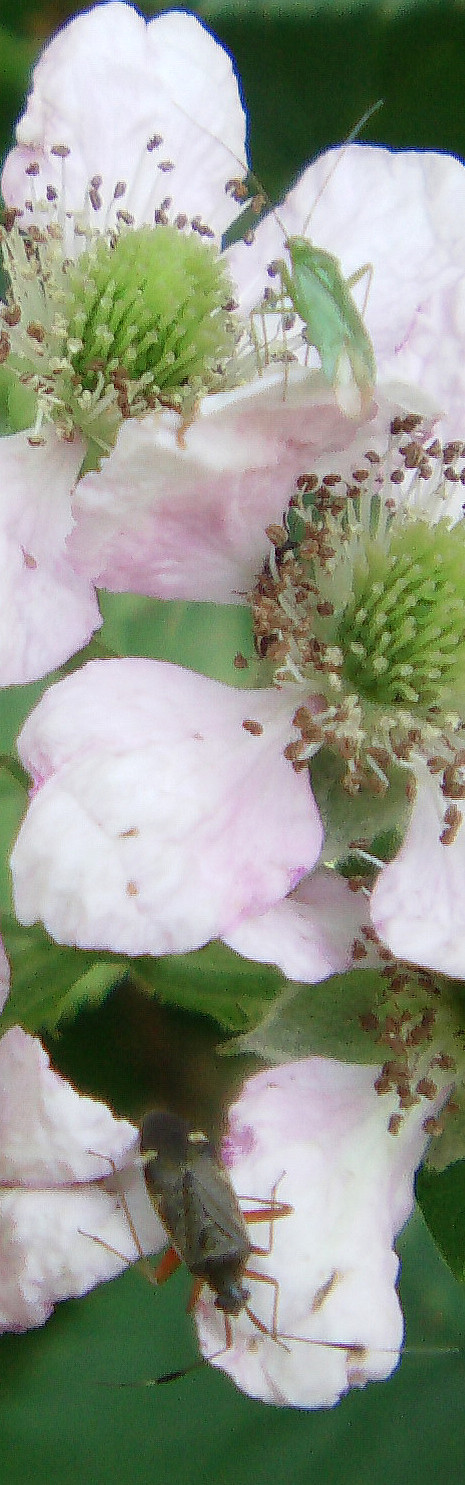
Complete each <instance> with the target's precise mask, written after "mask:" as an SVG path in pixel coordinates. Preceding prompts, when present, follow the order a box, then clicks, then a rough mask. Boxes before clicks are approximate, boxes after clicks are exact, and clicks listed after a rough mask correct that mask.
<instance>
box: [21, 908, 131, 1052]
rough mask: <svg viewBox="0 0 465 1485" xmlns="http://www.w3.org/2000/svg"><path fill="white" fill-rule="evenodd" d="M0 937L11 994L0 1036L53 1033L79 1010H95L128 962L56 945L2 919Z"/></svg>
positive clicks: (45, 936) (37, 932)
mask: <svg viewBox="0 0 465 1485" xmlns="http://www.w3.org/2000/svg"><path fill="white" fill-rule="evenodd" d="M1 931H2V937H3V941H4V945H5V949H6V952H7V954H8V958H9V961H10V966H11V990H10V994H9V997H8V1000H7V1002H6V1005H5V1008H4V1011H3V1013H2V1017H1V1030H2V1032H4V1031H8V1029H9V1027H10V1026H16V1025H17V1024H19V1025H21V1026H23V1027H24V1030H25V1031H31V1032H38V1031H50V1032H55V1031H56V1030H57V1029H58V1027H59V1026H60V1024H61V1023H62V1022H63V1021H66V1020H71V1019H72V1018H73V1017H74V1016H76V1015H77V1013H78V1011H79V1010H81V1008H82V1007H83V1006H86V1007H89V1006H91V1005H99V1004H100V1002H101V1001H102V1000H103V999H104V998H105V996H106V995H108V994H109V992H110V990H113V989H114V987H115V985H117V984H119V983H120V981H121V980H122V979H123V978H124V977H125V975H127V973H128V968H129V965H128V960H127V959H118V958H116V956H115V955H113V954H100V953H99V954H96V952H95V950H83V949H73V948H69V947H65V946H63V945H62V944H56V943H54V942H53V939H51V938H49V936H48V934H47V933H45V931H44V929H43V928H40V927H39V926H38V925H37V924H36V925H35V927H34V928H23V927H22V926H21V924H20V923H17V922H16V920H15V919H14V918H12V917H11V918H10V917H7V916H5V917H2V922H1Z"/></svg>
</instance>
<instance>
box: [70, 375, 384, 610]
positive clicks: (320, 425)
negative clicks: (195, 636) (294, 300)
mask: <svg viewBox="0 0 465 1485" xmlns="http://www.w3.org/2000/svg"><path fill="white" fill-rule="evenodd" d="M354 436H355V428H354V425H353V423H352V420H349V419H347V418H345V417H343V416H342V414H341V413H340V411H339V409H338V408H337V406H336V404H335V401H334V398H333V397H332V395H331V394H330V392H329V390H328V388H327V387H322V385H321V381H320V379H319V378H315V381H312V379H311V378H309V376H308V374H307V373H305V371H304V370H303V369H302V370H301V369H300V368H295V369H293V370H292V373H291V374H290V375H289V379H288V385H287V389H286V390H285V389H284V382H283V370H282V368H280V369H279V370H277V371H276V370H274V371H271V372H268V373H266V375H265V376H263V378H261V379H256V380H255V382H253V383H252V384H251V385H250V384H248V385H244V386H241V387H238V388H237V389H236V390H235V391H234V392H229V393H218V394H215V395H214V396H211V397H207V398H204V400H203V402H202V403H201V405H200V408H199V411H198V413H197V415H196V417H195V419H194V421H193V423H191V425H190V426H189V427H188V428H187V429H186V430H185V432H183V431H182V423H181V419H180V417H179V416H178V415H177V414H176V413H168V412H166V413H163V414H162V415H161V416H149V417H147V418H145V419H143V420H142V421H141V422H136V421H134V420H130V421H128V422H126V423H123V426H122V428H121V430H120V433H119V435H118V439H117V443H116V447H115V449H114V450H113V452H112V454H111V455H110V457H109V458H108V459H106V460H105V462H104V463H103V465H102V469H101V471H100V473H97V474H88V475H86V476H85V477H84V479H82V480H80V482H79V484H78V487H77V490H76V492H75V497H74V504H73V510H74V515H75V519H76V527H75V529H74V531H73V533H72V535H71V537H70V540H69V550H70V553H71V556H72V560H73V563H74V565H75V567H76V568H77V570H78V571H80V572H82V573H84V574H86V575H87V576H88V577H91V578H92V580H93V581H94V582H95V583H96V585H97V586H98V587H103V588H110V589H111V590H112V591H114V592H126V591H127V590H130V591H131V592H139V593H147V594H150V595H152V596H153V597H156V598H190V599H210V600H212V601H214V602H217V603H234V602H243V601H244V598H245V596H246V593H247V589H248V588H250V587H251V586H252V584H253V581H254V579H255V576H256V574H257V572H258V571H259V570H260V568H261V565H262V562H263V557H264V554H265V552H266V551H268V550H269V542H268V540H267V538H266V536H265V527H266V526H267V525H268V524H269V523H270V522H273V521H280V520H281V519H282V512H283V507H284V506H285V505H286V504H287V502H288V500H289V496H290V494H291V492H292V488H293V485H294V480H295V478H296V476H297V475H299V474H301V473H302V471H303V470H305V469H307V468H308V467H309V464H310V467H313V462H314V461H315V460H316V459H317V458H318V456H322V455H323V454H324V453H325V454H326V456H327V458H328V459H329V460H330V458H331V451H332V450H334V449H340V448H345V447H347V446H349V447H350V444H351V441H352V439H353V438H354Z"/></svg>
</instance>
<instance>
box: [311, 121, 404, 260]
mask: <svg viewBox="0 0 465 1485" xmlns="http://www.w3.org/2000/svg"><path fill="white" fill-rule="evenodd" d="M383 107H384V98H378V100H377V102H376V103H372V104H371V108H367V109H366V111H365V113H364V114H362V117H361V119H359V120H358V123H357V124H355V125H354V128H353V129H351V131H350V134H348V135H347V139H344V142H343V144H342V145H341V148H340V149H339V150H337V152H336V158H335V159H334V160H333V163H332V165H331V167H330V169H329V170H328V174H327V175H326V176H325V179H324V181H323V185H322V186H320V189H319V191H318V194H317V196H316V197H315V200H314V202H313V206H312V207H311V210H310V211H309V213H308V216H307V217H306V218H305V222H304V224H303V227H302V236H303V237H305V233H306V231H307V227H308V225H309V222H311V219H312V216H313V213H314V211H316V208H317V206H318V202H319V201H321V197H322V196H323V195H324V192H325V190H326V187H327V186H328V185H329V182H330V180H332V177H333V175H334V173H335V171H336V170H337V169H338V166H339V165H340V163H341V160H343V159H344V155H345V153H346V150H348V148H349V145H351V144H354V141H355V140H356V139H358V138H359V135H360V134H361V132H362V129H364V128H365V124H367V123H368V121H369V119H371V118H373V114H375V113H378V112H379V109H380V108H383Z"/></svg>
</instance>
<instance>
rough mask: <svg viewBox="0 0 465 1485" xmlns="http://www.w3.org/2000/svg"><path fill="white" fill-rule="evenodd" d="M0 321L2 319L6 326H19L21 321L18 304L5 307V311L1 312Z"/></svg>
mask: <svg viewBox="0 0 465 1485" xmlns="http://www.w3.org/2000/svg"><path fill="white" fill-rule="evenodd" d="M2 319H4V321H5V324H6V325H19V322H20V319H21V310H20V307H19V304H12V305H11V306H9V305H6V307H5V309H4V310H2Z"/></svg>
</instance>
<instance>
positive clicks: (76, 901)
mask: <svg viewBox="0 0 465 1485" xmlns="http://www.w3.org/2000/svg"><path fill="white" fill-rule="evenodd" d="M295 704H296V698H295V692H294V688H289V690H288V691H286V693H284V692H278V691H275V690H271V691H266V690H264V691H242V690H235V689H233V688H230V687H228V686H223V685H220V684H219V682H217V681H212V680H208V679H206V678H205V677H204V676H199V675H195V674H194V673H193V672H191V671H187V670H182V669H180V668H178V667H177V666H174V665H167V664H162V663H160V662H158V661H152V660H136V659H134V660H133V659H128V660H114V661H113V660H112V661H96V662H92V663H91V664H89V665H87V666H85V667H84V668H83V669H82V670H80V671H78V672H75V673H74V675H72V676H69V677H67V678H66V680H64V681H62V682H60V683H59V684H58V685H57V686H54V687H51V689H50V690H49V691H48V692H47V693H46V695H45V696H44V697H43V699H42V701H41V702H40V704H39V706H38V707H37V708H36V709H35V711H34V712H33V713H32V715H31V716H30V717H29V719H28V722H27V723H26V726H25V728H24V729H23V732H22V734H21V737H20V741H19V747H20V751H21V757H22V759H23V761H24V763H25V765H26V767H27V768H28V769H29V771H30V772H31V773H32V775H33V777H34V779H35V781H36V784H37V788H36V791H35V793H34V794H33V797H32V800H31V803H30V806H29V809H28V812H27V815H26V818H25V820H24V823H23V825H22V827H21V830H20V833H19V836H18V840H17V842H16V846H15V849H14V852H13V856H12V870H13V876H14V884H15V901H16V911H17V914H18V917H19V919H20V921H21V922H24V923H26V922H27V923H31V922H34V921H35V920H36V919H37V918H41V919H42V921H43V922H44V923H45V925H46V927H47V929H48V931H49V932H50V933H51V934H52V937H53V938H55V939H57V940H58V942H65V943H74V944H77V945H80V946H81V947H82V946H84V945H87V946H88V947H96V948H112V949H115V950H117V951H118V952H123V953H126V954H163V953H173V952H177V951H179V952H183V951H186V950H189V949H193V948H197V947H199V946H200V945H201V944H203V943H205V942H206V941H207V940H208V939H210V938H216V937H218V936H220V935H221V934H223V933H225V932H228V931H229V930H230V929H232V928H233V927H234V925H235V924H236V923H237V922H238V921H239V920H240V919H241V918H243V917H244V916H245V915H246V914H247V913H251V914H256V913H260V912H264V911H266V909H267V908H268V907H269V906H270V905H271V904H272V903H273V902H277V901H279V899H280V898H281V897H285V896H286V895H287V893H288V891H289V890H290V889H291V888H292V886H293V885H294V883H295V882H296V880H298V879H299V878H300V877H301V876H302V875H303V874H304V873H305V872H306V871H308V870H310V869H311V867H312V866H313V865H314V863H315V861H316V859H317V857H318V854H319V851H320V847H321V839H322V827H321V822H320V818H319V815H318V811H317V808H316V805H315V802H314V800H313V796H312V794H311V791H310V787H309V783H308V779H307V776H306V775H304V774H302V773H295V772H294V770H293V768H292V766H291V764H290V763H289V762H288V761H287V759H286V758H285V757H284V754H283V749H284V747H285V745H286V742H287V741H288V739H289V737H290V736H294V729H293V728H292V715H293V712H294V710H295ZM244 722H251V723H252V731H251V730H250V729H249V728H247V727H244ZM257 729H258V735H256V734H257Z"/></svg>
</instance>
